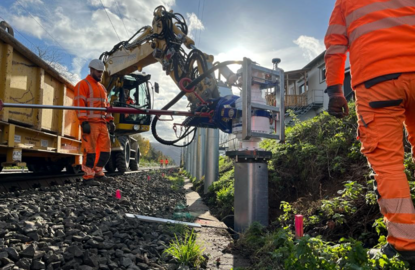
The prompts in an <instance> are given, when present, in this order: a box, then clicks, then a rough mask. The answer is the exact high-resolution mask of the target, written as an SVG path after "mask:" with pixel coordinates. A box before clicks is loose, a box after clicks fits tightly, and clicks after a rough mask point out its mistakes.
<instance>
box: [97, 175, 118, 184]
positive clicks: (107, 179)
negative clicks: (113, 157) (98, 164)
mask: <svg viewBox="0 0 415 270" xmlns="http://www.w3.org/2000/svg"><path fill="white" fill-rule="evenodd" d="M94 179H95V180H97V181H100V182H105V183H110V182H114V181H115V179H114V178H113V177H110V176H106V175H101V176H97V175H95V178H94Z"/></svg>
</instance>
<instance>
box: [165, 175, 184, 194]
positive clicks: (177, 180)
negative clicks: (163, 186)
mask: <svg viewBox="0 0 415 270" xmlns="http://www.w3.org/2000/svg"><path fill="white" fill-rule="evenodd" d="M168 179H169V180H170V181H171V182H172V185H171V189H172V190H179V189H181V188H183V186H184V178H183V176H181V175H180V174H177V173H174V174H173V175H170V176H168Z"/></svg>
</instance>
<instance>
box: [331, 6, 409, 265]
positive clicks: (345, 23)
mask: <svg viewBox="0 0 415 270" xmlns="http://www.w3.org/2000/svg"><path fill="white" fill-rule="evenodd" d="M325 45H326V48H327V50H326V54H325V62H326V83H327V86H328V87H327V89H326V93H327V94H328V95H329V106H328V112H329V113H330V114H331V115H334V116H336V117H339V118H342V117H344V116H345V115H347V114H348V107H347V102H346V99H345V97H344V94H343V91H342V84H343V80H344V71H345V61H346V53H347V52H349V57H350V69H351V74H352V87H353V89H354V92H355V95H356V113H357V117H358V121H357V122H358V137H357V138H358V139H360V142H361V152H362V153H363V154H364V155H365V156H366V158H367V159H368V162H369V163H370V165H371V167H372V169H373V170H374V172H375V180H376V185H375V188H376V190H375V191H376V195H377V199H378V203H379V206H380V210H381V212H382V214H383V215H384V218H385V221H386V226H387V229H388V237H387V241H388V243H387V244H386V245H385V246H383V247H382V248H381V249H380V250H377V251H376V250H371V251H370V254H371V255H373V256H374V254H375V253H377V254H381V253H384V254H386V255H387V256H388V257H391V256H393V255H395V254H396V253H399V254H400V255H401V258H403V259H404V260H406V261H408V262H409V263H410V265H411V267H412V268H411V269H415V209H414V205H413V203H412V200H411V194H410V189H409V184H408V180H407V177H406V175H405V172H404V164H403V163H404V148H403V143H402V137H403V127H405V128H406V130H407V133H408V140H409V142H410V143H411V145H412V157H413V160H415V155H414V153H415V2H414V1H413V0H389V1H388V0H336V3H335V6H334V10H333V12H332V14H331V18H330V23H329V27H328V30H327V34H326V37H325Z"/></svg>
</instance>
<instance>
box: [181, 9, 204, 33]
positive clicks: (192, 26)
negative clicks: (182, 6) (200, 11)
mask: <svg viewBox="0 0 415 270" xmlns="http://www.w3.org/2000/svg"><path fill="white" fill-rule="evenodd" d="M186 16H187V27H188V32H189V33H188V36H189V37H190V38H192V39H194V38H195V36H196V33H195V32H196V31H197V30H204V29H205V27H204V26H203V23H202V21H201V20H199V18H198V17H197V16H196V14H194V13H186Z"/></svg>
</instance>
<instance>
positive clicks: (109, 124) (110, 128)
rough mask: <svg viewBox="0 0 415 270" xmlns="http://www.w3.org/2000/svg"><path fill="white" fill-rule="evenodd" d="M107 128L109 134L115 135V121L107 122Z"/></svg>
mask: <svg viewBox="0 0 415 270" xmlns="http://www.w3.org/2000/svg"><path fill="white" fill-rule="evenodd" d="M107 127H108V132H109V133H110V134H114V133H115V123H114V121H109V122H107Z"/></svg>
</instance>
